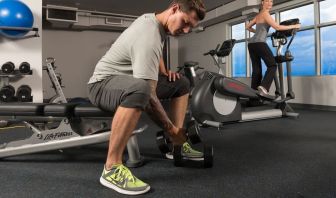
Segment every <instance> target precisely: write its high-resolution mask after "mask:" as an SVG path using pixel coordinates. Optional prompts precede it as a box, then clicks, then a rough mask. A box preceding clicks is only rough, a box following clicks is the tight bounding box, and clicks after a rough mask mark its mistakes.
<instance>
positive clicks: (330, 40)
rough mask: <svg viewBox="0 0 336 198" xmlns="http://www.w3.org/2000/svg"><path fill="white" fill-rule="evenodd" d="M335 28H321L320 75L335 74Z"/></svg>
mask: <svg viewBox="0 0 336 198" xmlns="http://www.w3.org/2000/svg"><path fill="white" fill-rule="evenodd" d="M335 32H336V26H330V27H324V28H321V65H322V70H321V73H322V75H335V74H336V35H335Z"/></svg>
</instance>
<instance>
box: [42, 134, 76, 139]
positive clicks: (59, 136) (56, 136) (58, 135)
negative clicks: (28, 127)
mask: <svg viewBox="0 0 336 198" xmlns="http://www.w3.org/2000/svg"><path fill="white" fill-rule="evenodd" d="M69 136H72V132H57V133H50V134H47V135H45V136H43V135H42V134H38V135H37V138H38V139H40V140H56V139H58V138H62V137H69Z"/></svg>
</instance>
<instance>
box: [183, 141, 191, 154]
mask: <svg viewBox="0 0 336 198" xmlns="http://www.w3.org/2000/svg"><path fill="white" fill-rule="evenodd" d="M191 150H192V148H191V146H190V145H189V144H188V143H184V144H183V151H184V152H185V153H190V152H191Z"/></svg>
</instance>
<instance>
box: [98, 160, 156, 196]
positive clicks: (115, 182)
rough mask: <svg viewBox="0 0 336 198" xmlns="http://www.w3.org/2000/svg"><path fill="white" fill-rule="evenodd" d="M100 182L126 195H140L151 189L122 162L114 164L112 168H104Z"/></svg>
mask: <svg viewBox="0 0 336 198" xmlns="http://www.w3.org/2000/svg"><path fill="white" fill-rule="evenodd" d="M100 183H101V184H102V185H104V186H106V187H108V188H112V189H113V190H115V191H117V192H118V193H121V194H125V195H139V194H144V193H146V192H148V191H149V189H150V186H149V185H148V184H146V183H144V182H143V181H141V180H140V179H138V178H136V177H135V176H134V175H133V174H132V173H131V171H130V170H129V169H128V168H127V167H125V166H124V165H122V164H118V165H114V166H113V167H112V169H111V170H106V168H105V166H104V170H103V173H102V176H101V177H100Z"/></svg>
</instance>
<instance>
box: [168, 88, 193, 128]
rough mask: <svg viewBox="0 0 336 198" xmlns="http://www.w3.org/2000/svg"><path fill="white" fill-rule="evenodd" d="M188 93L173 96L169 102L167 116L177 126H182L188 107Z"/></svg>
mask: <svg viewBox="0 0 336 198" xmlns="http://www.w3.org/2000/svg"><path fill="white" fill-rule="evenodd" d="M188 102H189V94H186V95H183V96H180V97H178V98H173V99H172V101H171V103H170V112H169V117H170V119H171V121H172V122H173V124H174V125H175V126H176V127H178V128H183V124H184V119H185V115H186V112H187V108H188Z"/></svg>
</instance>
